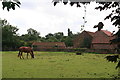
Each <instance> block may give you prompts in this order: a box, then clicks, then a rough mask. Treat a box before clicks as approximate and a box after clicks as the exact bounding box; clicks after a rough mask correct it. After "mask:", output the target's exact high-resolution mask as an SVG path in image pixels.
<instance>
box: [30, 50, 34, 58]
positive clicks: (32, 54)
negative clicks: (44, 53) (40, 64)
mask: <svg viewBox="0 0 120 80" xmlns="http://www.w3.org/2000/svg"><path fill="white" fill-rule="evenodd" d="M31 56H32V58H34V53H33V50H31Z"/></svg>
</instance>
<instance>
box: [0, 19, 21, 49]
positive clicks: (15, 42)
mask: <svg viewBox="0 0 120 80" xmlns="http://www.w3.org/2000/svg"><path fill="white" fill-rule="evenodd" d="M0 21H1V22H2V23H1V26H0V27H1V28H2V48H3V50H11V49H16V48H17V46H19V39H18V36H17V34H16V32H17V31H18V28H17V27H15V26H12V25H10V24H9V23H8V22H7V20H0Z"/></svg>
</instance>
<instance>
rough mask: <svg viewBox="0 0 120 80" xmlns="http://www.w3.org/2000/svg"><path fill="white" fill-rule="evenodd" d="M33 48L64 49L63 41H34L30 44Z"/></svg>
mask: <svg viewBox="0 0 120 80" xmlns="http://www.w3.org/2000/svg"><path fill="white" fill-rule="evenodd" d="M32 47H33V48H34V50H38V51H39V50H42V51H43V50H53V49H65V48H66V45H65V43H64V42H34V43H33V44H32Z"/></svg>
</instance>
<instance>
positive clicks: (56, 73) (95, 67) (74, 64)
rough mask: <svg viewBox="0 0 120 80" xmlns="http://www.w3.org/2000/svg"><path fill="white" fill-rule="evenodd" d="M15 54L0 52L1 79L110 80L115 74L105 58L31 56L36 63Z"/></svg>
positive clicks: (63, 54) (64, 54) (57, 54)
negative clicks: (0, 53)
mask: <svg viewBox="0 0 120 80" xmlns="http://www.w3.org/2000/svg"><path fill="white" fill-rule="evenodd" d="M17 53H18V52H17V51H7V52H2V77H3V78H112V77H114V76H116V75H117V74H118V70H115V66H116V64H115V63H111V62H107V61H106V60H105V59H104V57H105V56H106V55H107V54H88V53H84V54H83V55H75V53H69V52H34V53H35V59H31V58H29V59H26V58H25V59H19V58H18V57H17ZM108 55H110V54H108ZM24 56H26V55H24Z"/></svg>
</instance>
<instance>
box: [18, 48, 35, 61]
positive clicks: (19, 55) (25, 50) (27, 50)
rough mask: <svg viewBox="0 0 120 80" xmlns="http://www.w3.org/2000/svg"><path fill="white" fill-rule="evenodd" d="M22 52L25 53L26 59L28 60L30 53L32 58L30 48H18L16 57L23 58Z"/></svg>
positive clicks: (32, 54)
mask: <svg viewBox="0 0 120 80" xmlns="http://www.w3.org/2000/svg"><path fill="white" fill-rule="evenodd" d="M23 52H25V53H27V59H28V53H30V55H31V58H34V53H33V50H32V48H31V47H20V48H19V53H18V57H20V59H21V58H23V59H24V57H23Z"/></svg>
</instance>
